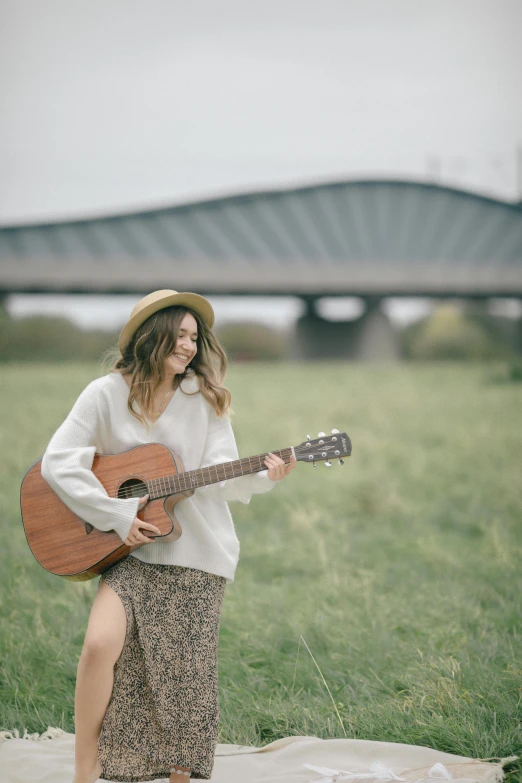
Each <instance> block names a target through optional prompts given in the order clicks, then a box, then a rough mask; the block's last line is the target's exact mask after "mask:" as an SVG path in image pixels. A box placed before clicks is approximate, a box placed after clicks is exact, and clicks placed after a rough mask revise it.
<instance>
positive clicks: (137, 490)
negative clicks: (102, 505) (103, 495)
mask: <svg viewBox="0 0 522 783" xmlns="http://www.w3.org/2000/svg"><path fill="white" fill-rule="evenodd" d="M146 494H147V485H146V484H145V482H144V481H142V480H141V479H139V478H130V479H127V481H124V482H123V484H121V486H120V488H119V489H118V497H119V498H142V497H143V496H144V495H146Z"/></svg>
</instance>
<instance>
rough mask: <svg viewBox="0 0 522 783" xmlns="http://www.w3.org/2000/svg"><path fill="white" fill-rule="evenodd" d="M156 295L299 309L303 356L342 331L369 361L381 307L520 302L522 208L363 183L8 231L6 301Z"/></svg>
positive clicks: (420, 186) (442, 190)
mask: <svg viewBox="0 0 522 783" xmlns="http://www.w3.org/2000/svg"><path fill="white" fill-rule="evenodd" d="M157 288H175V289H177V290H188V291H191V290H194V291H197V292H198V293H201V294H203V295H218V294H226V295H243V296H251V295H256V296H260V295H263V296H264V295H268V296H282V295H284V296H288V295H293V296H298V297H301V298H302V299H303V300H304V301H305V302H306V305H307V312H306V314H305V315H304V316H303V317H302V318H301V319H300V321H299V323H298V324H297V327H296V352H297V354H298V355H315V354H317V351H318V350H319V352H320V353H323V348H324V345H325V344H326V343H327V342H328V336H329V335H331V334H335V341H334V342H336V343H339V336H340V335H341V334H342V333H343V330H344V331H345V332H346V335H347V336H348V334H349V335H350V344H351V349H350V350H352V351H353V350H355V351H356V354H360V353H361V351H362V353H364V350H363V349H362V348H361V346H362V344H363V343H364V342H365V339H366V338H365V334H366V335H367V334H368V333H370V332H371V331H372V329H373V331H374V332H375V329H376V328H377V331H379V329H381V331H382V330H383V331H382V334H385V333H386V326H385V324H384V321H383V318H385V317H384V316H383V314H382V311H381V310H380V308H379V303H380V301H381V300H382V298H383V297H389V296H395V297H397V296H399V297H400V296H408V297H411V296H423V297H424V296H426V297H444V298H446V297H459V298H475V299H481V300H486V299H488V298H490V297H510V298H511V297H522V208H521V207H520V205H512V204H508V203H505V202H502V201H498V200H494V199H491V198H485V197H483V196H478V195H476V194H473V193H469V192H466V191H462V190H458V189H454V188H448V187H442V186H439V185H435V184H433V183H426V182H409V181H384V180H360V181H348V182H331V183H325V184H319V185H311V186H307V187H299V188H291V189H285V190H269V191H263V192H255V193H246V194H241V195H234V196H227V197H221V198H214V199H207V200H205V201H197V202H193V203H186V204H181V205H176V206H172V207H167V208H162V209H151V210H148V211H140V212H134V213H128V214H118V215H110V216H107V215H104V216H100V217H91V218H85V219H75V220H68V221H62V222H52V223H41V224H29V225H17V226H7V227H5V226H4V227H1V228H0V293H1V294H4V295H5V294H9V293H29V292H38V293H57V292H61V293H96V294H103V293H111V294H114V293H136V294H141V293H147V292H149V291H151V290H154V289H157ZM322 296H357V297H361V298H362V299H363V300H364V302H365V304H366V313H365V315H363V316H362V318H361V319H360V323H359V324H358V325H355V327H354V325H353V324H350V325H349V324H345V325H342V324H341V325H340V324H333V325H332V324H331V323H330V322H327V321H324V320H323V319H322V318H320V317H319V315H318V314H317V311H316V307H315V305H316V302H317V300H318V299H320V298H321V297H322ZM378 322H381V326H376V325H377V323H378ZM354 328H355V332H354ZM372 340H373V341H374V342H375V340H374V338H371V339H370V343H371V342H372ZM354 341H355V342H354ZM366 341H367V340H366ZM341 342H343V341H342V340H341ZM344 342H346V341H344ZM381 342H382V339H381ZM355 344H358V345H359V348H357V347H354V346H355ZM390 345H391V343H390ZM321 346H322V348H321ZM347 350H348V349H347ZM334 352H335V355H338V347H337V348H336V349H334ZM326 355H328V351H327V353H326Z"/></svg>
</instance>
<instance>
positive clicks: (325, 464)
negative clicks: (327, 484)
mask: <svg viewBox="0 0 522 783" xmlns="http://www.w3.org/2000/svg"><path fill="white" fill-rule="evenodd" d="M324 466H325V468H331V467H332V463H331V462H330V460H328V459H327V460H326V462H325V463H324Z"/></svg>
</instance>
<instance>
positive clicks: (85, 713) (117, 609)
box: [73, 580, 187, 783]
mask: <svg viewBox="0 0 522 783" xmlns="http://www.w3.org/2000/svg"><path fill="white" fill-rule="evenodd" d="M126 631H127V618H126V615H125V609H124V608H123V604H122V602H121V598H120V597H119V596H118V595H116V593H115V592H114V590H113V589H112V588H111V587H109V585H108V584H107V583H106V582H104V581H103V580H100V584H99V587H98V592H97V593H96V597H95V599H94V603H93V605H92V609H91V614H90V617H89V624H88V626H87V633H86V634H85V642H84V645H83V650H82V654H81V656H80V661H79V663H78V675H77V678H76V697H75V716H74V720H75V727H76V745H75V758H76V770H75V776H74V780H73V783H94V781H96V780H98V778H99V776H100V775H101V765H100V763H99V761H98V739H99V736H100V731H101V726H102V723H103V719H104V717H105V713H106V711H107V707H108V705H109V701H110V698H111V694H112V686H113V682H114V664H115V663H116V661H117V660H118V658H119V657H120V653H121V651H122V649H123V644H124V642H125V634H126ZM177 777H178V779H179V778H181V777H183V778H184V779H185V780H187V777H186V776H181V775H177Z"/></svg>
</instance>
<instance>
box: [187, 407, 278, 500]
mask: <svg viewBox="0 0 522 783" xmlns="http://www.w3.org/2000/svg"><path fill="white" fill-rule="evenodd" d="M238 459H239V453H238V450H237V445H236V439H235V436H234V432H233V430H232V424H231V423H230V420H229V419H228V418H227V417H221V418H219V417H218V416H217V415H216V413H215V411H214V410H213V409H211V412H210V418H209V425H208V432H207V438H206V441H205V449H204V452H203V458H202V461H201V466H200V467H202V468H206V467H207V466H209V465H219V464H220V463H221V462H233V461H235V460H238ZM275 483H276V482H275V481H272V480H271V479H269V478H268V470H261V471H259V472H258V473H249V474H248V475H246V476H238V477H237V478H233V479H226V480H225V481H219V482H216V483H215V484H209V485H208V486H206V487H199V488H198V489H196V492H199V493H201V494H202V495H205V496H206V497H212V498H219V499H220V500H225V501H231V500H239V501H241V503H245V504H248V503H249V502H250V498H251V497H252V495H254V494H260V493H262V492H269V491H270V490H271V489H273V488H274V486H275Z"/></svg>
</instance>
